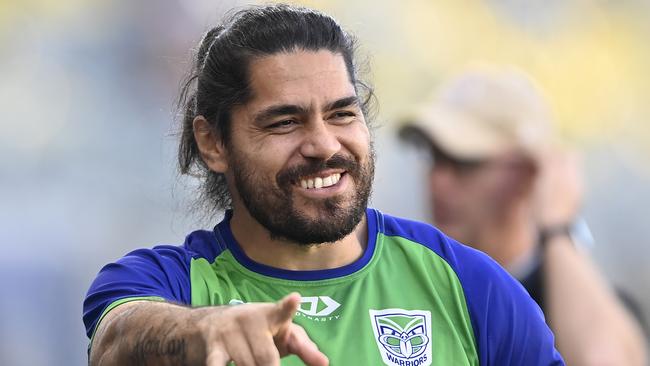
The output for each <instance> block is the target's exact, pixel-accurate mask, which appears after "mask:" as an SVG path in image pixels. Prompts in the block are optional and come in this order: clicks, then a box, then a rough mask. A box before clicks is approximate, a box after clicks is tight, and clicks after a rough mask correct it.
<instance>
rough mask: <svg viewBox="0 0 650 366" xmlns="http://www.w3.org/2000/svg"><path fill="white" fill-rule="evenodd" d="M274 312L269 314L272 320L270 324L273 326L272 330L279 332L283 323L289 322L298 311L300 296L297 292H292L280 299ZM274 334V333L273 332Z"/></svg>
mask: <svg viewBox="0 0 650 366" xmlns="http://www.w3.org/2000/svg"><path fill="white" fill-rule="evenodd" d="M275 305H276V308H275V311H273V312H272V313H271V316H272V318H271V319H270V323H271V325H272V326H273V328H274V330H276V331H277V330H279V329H280V328H282V326H283V325H285V323H288V322H291V320H292V319H293V316H294V315H295V314H296V311H297V310H298V306H299V305H300V294H299V293H297V292H292V293H290V294H289V295H287V296H285V297H284V298H282V300H280V301H278V302H277V303H276V304H275ZM274 333H275V332H274Z"/></svg>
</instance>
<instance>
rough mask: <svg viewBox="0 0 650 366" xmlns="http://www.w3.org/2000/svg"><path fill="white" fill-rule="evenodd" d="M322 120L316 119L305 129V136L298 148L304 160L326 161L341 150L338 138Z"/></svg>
mask: <svg viewBox="0 0 650 366" xmlns="http://www.w3.org/2000/svg"><path fill="white" fill-rule="evenodd" d="M333 129H334V126H331V125H329V124H328V123H327V122H326V121H324V120H323V119H322V118H317V119H315V120H314V121H312V123H310V124H309V127H308V128H306V129H305V136H304V141H303V143H302V145H301V146H300V154H301V155H302V156H304V157H305V158H314V159H321V160H328V159H329V158H331V157H332V156H334V154H336V153H337V152H339V151H340V150H341V143H340V142H339V138H338V136H337V135H336V133H335V131H333Z"/></svg>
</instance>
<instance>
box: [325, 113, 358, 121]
mask: <svg viewBox="0 0 650 366" xmlns="http://www.w3.org/2000/svg"><path fill="white" fill-rule="evenodd" d="M355 116H356V114H355V113H354V112H350V111H338V112H334V113H333V114H332V117H331V118H332V119H335V120H344V121H345V120H348V119H350V118H353V117H355Z"/></svg>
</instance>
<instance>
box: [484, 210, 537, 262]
mask: <svg viewBox="0 0 650 366" xmlns="http://www.w3.org/2000/svg"><path fill="white" fill-rule="evenodd" d="M497 220H498V222H491V223H489V224H488V225H485V226H484V227H482V228H480V229H479V230H478V231H477V232H476V234H477V235H476V236H475V243H474V246H475V247H477V248H478V249H480V250H482V251H484V252H486V253H488V254H489V255H490V256H491V257H492V258H494V259H495V260H496V261H497V262H499V264H501V265H502V266H504V267H505V268H506V269H508V270H510V271H516V270H517V267H518V266H519V265H520V264H521V263H523V262H526V261H527V259H528V258H530V256H532V255H534V252H535V247H536V245H537V242H536V239H537V228H536V227H535V225H534V223H533V221H532V220H531V218H530V215H529V214H528V209H527V208H526V207H524V206H521V207H519V208H518V209H516V210H512V211H511V214H510V215H508V216H506V217H501V218H497Z"/></svg>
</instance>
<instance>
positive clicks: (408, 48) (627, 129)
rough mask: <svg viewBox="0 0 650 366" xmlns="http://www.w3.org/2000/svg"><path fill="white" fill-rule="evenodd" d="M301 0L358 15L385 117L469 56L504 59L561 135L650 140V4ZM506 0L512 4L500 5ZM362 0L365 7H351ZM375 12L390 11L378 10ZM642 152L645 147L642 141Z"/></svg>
mask: <svg viewBox="0 0 650 366" xmlns="http://www.w3.org/2000/svg"><path fill="white" fill-rule="evenodd" d="M302 3H303V4H305V5H307V6H312V7H316V8H320V9H322V10H324V11H326V12H330V13H332V14H334V15H335V16H337V17H339V18H341V20H342V22H343V23H344V24H351V25H352V29H353V30H355V24H356V25H357V27H356V28H360V29H361V30H362V31H361V32H357V34H358V35H359V36H360V38H361V40H362V43H367V42H370V44H371V45H373V46H372V48H370V49H368V47H366V49H365V50H366V51H368V53H370V55H371V57H372V61H373V75H372V76H373V78H374V81H375V86H376V88H377V91H378V94H379V96H380V104H381V118H382V122H385V123H389V124H390V123H395V122H396V121H397V120H398V119H399V118H400V117H401V116H403V115H404V114H407V113H408V111H409V110H411V109H412V108H413V106H415V105H417V104H418V103H421V102H422V101H423V100H425V99H426V94H428V93H429V92H431V91H432V90H433V89H434V88H435V86H436V85H437V84H438V83H439V82H440V81H441V80H442V79H444V78H445V77H447V76H449V75H451V74H454V73H457V72H459V71H461V70H462V69H463V68H464V67H466V66H467V65H468V64H474V63H477V62H479V63H494V64H511V65H516V66H518V67H520V68H522V69H523V70H525V71H527V72H528V73H530V74H531V75H532V76H533V77H534V78H535V79H536V80H537V81H538V83H539V84H540V86H541V87H542V89H544V90H545V91H546V93H547V96H548V98H549V100H550V103H551V105H552V107H553V109H554V111H555V114H556V118H557V125H558V128H559V129H560V131H561V134H562V136H563V137H564V138H566V139H568V140H570V141H573V142H574V143H576V142H577V143H580V144H581V145H584V144H591V143H607V142H610V140H609V139H618V140H620V139H632V140H634V141H636V142H637V143H638V144H637V145H635V146H636V147H638V148H641V147H642V146H644V145H646V144H645V142H649V141H650V130H649V129H648V127H646V125H647V124H646V123H643V121H644V120H645V119H646V118H647V116H648V115H650V100H648V99H650V98H648V97H647V96H648V95H650V94H649V92H650V76H648V73H647V72H646V71H645V69H646V67H647V65H648V61H650V42H648V41H647V37H644V33H645V32H643V29H642V28H643V24H647V22H648V21H650V13H649V12H648V11H644V10H647V9H640V5H639V6H638V7H635V6H634V5H633V4H632V5H629V4H628V6H627V7H623V6H621V5H622V4H618V3H617V2H607V3H605V2H598V1H591V2H586V1H566V2H560V1H549V2H547V3H544V2H540V1H530V2H512V1H511V2H507V1H505V0H503V1H497V0H493V1H478V0H476V1H474V0H437V1H430V0H410V1H404V2H401V3H400V5H399V6H396V5H394V4H386V3H384V2H365V4H364V6H363V7H360V6H356V5H355V6H353V5H351V4H350V3H349V2H346V1H338V0H336V1H330V2H328V3H327V4H324V3H322V2H317V1H303V2H302ZM500 3H501V4H500ZM515 3H519V4H520V5H518V8H517V6H513V4H515ZM535 4H537V5H538V6H537V7H534V6H533V5H535ZM547 4H548V6H547ZM508 6H509V7H510V8H515V10H517V11H518V12H517V13H515V14H509V13H507V12H506V11H504V8H507V7H508ZM364 9H365V11H366V12H367V16H365V17H363V16H361V15H360V14H358V13H355V14H351V12H355V11H356V12H358V11H364ZM377 13H379V14H384V15H386V14H388V16H387V17H386V16H384V17H381V18H379V19H376V18H374V17H373V14H377ZM360 18H361V19H364V21H363V23H362V25H360V24H359V19H360ZM346 19H350V20H351V22H346ZM393 32H397V33H399V36H393V35H391V34H390V33H393ZM359 33H360V34H359ZM643 152H644V154H650V150H648V149H647V148H644V149H643Z"/></svg>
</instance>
